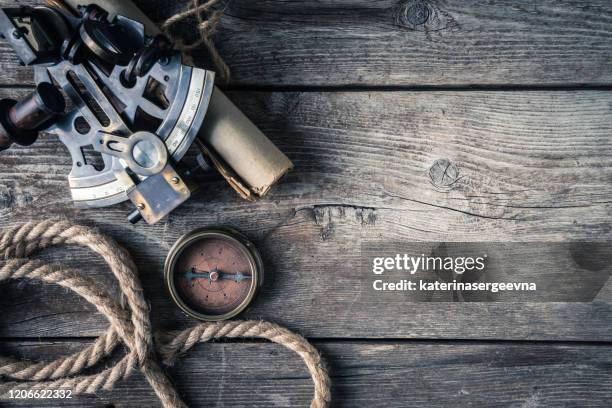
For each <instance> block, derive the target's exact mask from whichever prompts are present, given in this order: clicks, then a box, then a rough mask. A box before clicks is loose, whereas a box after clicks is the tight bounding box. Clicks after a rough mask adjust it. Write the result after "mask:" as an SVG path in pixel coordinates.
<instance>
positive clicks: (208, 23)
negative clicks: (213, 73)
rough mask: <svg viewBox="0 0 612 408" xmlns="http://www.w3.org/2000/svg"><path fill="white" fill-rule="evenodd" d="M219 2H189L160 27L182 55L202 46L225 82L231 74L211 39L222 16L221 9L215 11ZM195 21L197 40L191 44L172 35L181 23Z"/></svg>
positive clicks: (200, 0)
mask: <svg viewBox="0 0 612 408" xmlns="http://www.w3.org/2000/svg"><path fill="white" fill-rule="evenodd" d="M219 3H220V0H207V1H202V0H191V1H190V2H189V5H188V6H187V8H186V9H184V10H183V11H181V12H179V13H177V14H175V15H173V16H172V17H170V18H168V19H167V20H166V21H165V22H164V23H163V24H162V25H161V29H162V32H163V33H164V35H166V36H167V37H168V38H169V39H170V40H172V42H173V43H174V44H175V47H176V48H177V49H178V50H179V51H181V52H182V53H183V55H188V54H189V53H190V52H191V51H193V50H195V49H197V48H199V47H201V46H202V45H204V46H205V47H206V49H207V50H208V53H209V54H210V57H211V59H212V62H213V63H214V64H215V66H216V67H217V70H218V71H219V72H218V73H219V75H220V76H221V78H222V79H223V80H224V81H225V82H229V81H230V77H231V72H230V69H229V67H228V66H227V64H226V63H225V60H224V59H223V57H221V54H220V53H219V50H218V49H217V47H216V45H215V43H214V41H213V39H212V37H213V34H214V33H215V30H216V28H217V25H218V24H219V21H220V20H221V16H222V15H223V10H222V9H217V6H218V4H219ZM194 17H195V19H196V21H197V30H198V39H196V40H194V41H193V42H187V41H186V40H185V39H184V38H182V37H181V36H178V35H175V34H174V33H173V30H172V29H173V28H174V27H175V26H176V25H177V24H179V23H182V22H185V21H188V20H190V19H192V18H194Z"/></svg>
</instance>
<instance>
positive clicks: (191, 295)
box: [173, 235, 257, 318]
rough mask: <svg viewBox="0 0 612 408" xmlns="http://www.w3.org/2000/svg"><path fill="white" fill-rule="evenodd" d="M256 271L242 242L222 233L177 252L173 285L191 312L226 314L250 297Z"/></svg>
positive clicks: (229, 313) (197, 241) (212, 314)
mask: <svg viewBox="0 0 612 408" xmlns="http://www.w3.org/2000/svg"><path fill="white" fill-rule="evenodd" d="M256 273H257V270H256V262H254V259H253V257H252V256H251V253H250V252H249V251H248V250H247V248H245V247H244V245H243V244H242V243H240V242H238V241H236V240H235V239H233V238H231V237H224V236H222V235H216V236H209V237H201V238H199V239H194V240H191V241H190V242H188V243H187V244H186V245H185V246H184V247H183V248H182V249H180V250H179V251H178V252H177V257H176V260H175V262H174V268H173V275H174V277H173V279H174V282H173V283H174V285H173V286H174V290H175V291H176V295H177V296H178V298H179V299H180V302H179V303H183V305H182V306H181V307H184V306H187V308H189V309H191V310H190V311H189V310H188V312H191V313H190V314H198V315H203V316H208V317H212V318H214V317H215V316H218V317H222V318H225V316H228V315H231V314H233V313H234V312H236V313H237V312H239V311H240V310H241V309H243V308H244V307H246V303H248V302H249V301H250V300H251V298H252V297H253V293H254V291H255V287H256V278H257V277H254V274H256ZM194 312H195V313H194ZM200 317H201V316H200Z"/></svg>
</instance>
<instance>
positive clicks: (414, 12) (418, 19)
mask: <svg viewBox="0 0 612 408" xmlns="http://www.w3.org/2000/svg"><path fill="white" fill-rule="evenodd" d="M431 14H432V11H431V9H430V6H429V5H428V4H427V2H425V1H421V0H410V1H407V2H402V3H401V4H400V5H399V7H398V9H397V14H396V16H395V20H396V24H397V25H399V26H402V27H407V28H409V29H411V30H416V29H417V27H418V26H422V25H424V24H425V23H427V21H429V18H430V16H431Z"/></svg>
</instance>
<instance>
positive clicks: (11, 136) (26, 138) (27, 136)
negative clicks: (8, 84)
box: [0, 82, 66, 151]
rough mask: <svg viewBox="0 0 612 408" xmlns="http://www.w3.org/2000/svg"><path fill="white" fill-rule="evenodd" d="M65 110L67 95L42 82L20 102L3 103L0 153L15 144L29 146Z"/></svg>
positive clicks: (0, 110)
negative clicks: (65, 96) (65, 97)
mask: <svg viewBox="0 0 612 408" xmlns="http://www.w3.org/2000/svg"><path fill="white" fill-rule="evenodd" d="M65 109H66V101H65V100H64V95H63V94H62V93H61V92H60V91H59V89H57V87H55V86H54V85H53V84H50V83H48V82H43V83H41V84H39V85H38V86H37V87H36V89H35V90H34V92H32V93H30V94H29V95H28V96H26V97H25V98H24V99H23V100H21V101H20V102H17V101H15V100H13V99H3V100H1V101H0V151H2V150H6V149H8V148H9V147H11V145H12V144H13V143H15V144H18V145H21V146H29V145H31V144H32V143H34V142H35V141H36V139H37V138H38V132H39V131H40V130H42V129H44V128H45V127H46V126H47V125H48V124H49V122H50V121H51V120H53V119H54V118H55V117H56V116H57V115H59V114H61V113H63V112H64V110H65Z"/></svg>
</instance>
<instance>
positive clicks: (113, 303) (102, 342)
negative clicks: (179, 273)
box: [0, 220, 331, 408]
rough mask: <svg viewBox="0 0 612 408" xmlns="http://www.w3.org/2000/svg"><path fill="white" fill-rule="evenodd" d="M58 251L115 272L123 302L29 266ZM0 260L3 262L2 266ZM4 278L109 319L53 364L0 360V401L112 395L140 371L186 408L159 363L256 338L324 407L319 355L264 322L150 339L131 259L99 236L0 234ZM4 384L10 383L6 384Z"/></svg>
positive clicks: (55, 227) (29, 227)
mask: <svg viewBox="0 0 612 408" xmlns="http://www.w3.org/2000/svg"><path fill="white" fill-rule="evenodd" d="M57 245H80V246H83V247H87V248H89V249H91V250H92V251H94V252H96V253H97V254H99V255H100V256H101V257H102V258H103V259H104V260H105V261H106V263H107V264H108V266H109V267H110V269H111V271H112V272H113V274H114V276H115V278H116V279H117V282H118V284H119V289H120V291H121V298H120V299H119V300H117V299H115V297H113V296H111V295H110V290H109V288H108V287H106V286H105V285H103V284H102V283H100V282H98V281H94V280H93V279H91V278H89V277H87V276H84V275H83V274H80V273H78V272H77V271H75V270H73V269H70V268H65V267H62V266H60V265H50V264H46V263H43V262H41V261H38V260H34V259H26V258H27V257H29V256H31V255H33V254H34V253H35V252H37V251H39V250H41V249H43V248H47V247H50V246H57ZM2 260H3V261H2ZM9 279H29V280H39V281H42V282H45V283H53V284H56V285H59V286H62V287H64V288H68V289H70V290H72V291H73V292H75V293H76V294H78V295H80V296H81V297H83V298H84V299H85V300H87V301H88V302H90V303H91V304H93V305H94V306H95V307H96V309H97V310H98V311H99V312H100V313H102V314H103V315H104V316H106V318H107V319H108V321H109V323H110V325H109V328H108V330H107V331H106V333H104V334H103V335H101V336H100V337H98V338H97V339H96V341H95V342H94V343H93V344H91V345H90V346H88V347H86V348H84V349H83V350H81V351H79V352H76V353H74V354H72V355H70V356H66V357H62V358H58V359H57V360H55V361H52V362H30V361H23V360H18V359H15V358H12V357H1V356H0V376H2V378H3V383H2V384H1V386H0V395H4V394H5V393H7V392H8V391H9V390H10V389H27V390H40V389H69V390H72V391H73V392H74V393H75V395H78V394H93V393H96V392H97V391H99V390H107V391H108V390H111V389H112V388H113V387H114V385H115V384H116V383H117V382H118V381H119V380H122V379H125V378H127V377H128V376H130V375H131V374H132V373H133V372H134V371H136V370H140V371H141V372H142V373H143V374H144V376H145V377H146V378H147V380H148V381H149V384H151V387H152V388H153V390H154V391H155V393H156V394H157V396H158V398H159V400H160V401H161V403H162V405H163V406H164V407H166V408H178V407H186V405H185V403H184V402H183V401H182V400H181V398H180V396H179V394H178V393H177V391H176V389H175V388H174V386H173V385H172V383H171V382H170V379H169V378H168V377H167V375H166V374H165V372H164V370H163V368H162V366H161V365H160V363H159V362H158V361H160V360H158V355H159V357H160V358H161V361H162V362H163V364H165V365H170V364H172V363H173V362H174V361H175V360H176V358H177V357H179V356H180V355H181V354H183V353H185V352H187V351H188V350H190V349H191V348H192V347H193V346H195V345H196V344H198V343H201V342H207V341H209V340H212V339H219V338H223V337H225V338H261V339H266V340H269V341H271V342H274V343H277V344H280V345H282V346H284V347H286V348H288V349H289V350H292V351H294V352H295V353H296V354H298V355H299V356H300V357H301V358H302V360H304V363H305V364H306V366H307V368H308V371H309V372H310V375H311V377H312V380H313V382H314V398H313V400H312V403H311V405H310V406H311V407H312V408H324V407H327V406H328V405H329V402H330V399H331V395H330V379H329V376H328V374H327V371H326V368H325V364H324V362H323V360H322V358H321V356H320V354H319V353H318V351H317V350H316V349H315V348H314V347H313V346H312V345H310V344H309V343H308V342H307V341H306V340H305V339H304V338H303V337H301V336H299V335H297V334H295V333H292V332H290V331H289V330H287V329H285V328H283V327H280V326H278V325H276V324H273V323H269V322H264V321H226V322H219V323H202V324H199V325H197V326H195V327H192V328H190V329H187V330H185V331H180V332H165V333H160V334H158V335H157V336H156V338H157V340H154V336H153V332H152V329H151V323H150V319H149V306H148V304H147V302H146V300H145V297H144V293H143V289H142V285H141V283H140V280H139V278H138V276H137V269H136V265H135V264H134V262H133V261H132V258H131V256H130V254H129V253H128V252H127V251H126V250H125V249H124V248H122V247H121V246H119V245H118V244H117V243H116V242H115V241H113V240H112V239H110V238H108V237H106V236H104V235H102V234H101V233H99V232H97V231H96V230H94V229H92V228H89V227H84V226H80V225H74V224H72V223H70V222H68V221H64V220H46V221H41V222H30V223H27V224H25V225H22V226H19V227H16V228H13V229H11V230H8V231H5V232H3V233H2V234H0V282H5V281H7V280H9ZM120 343H123V344H125V346H126V347H127V348H128V350H129V352H128V353H127V354H126V355H125V356H124V357H123V358H122V359H121V360H120V361H119V362H117V363H116V364H115V365H114V366H112V367H110V368H108V369H105V370H104V371H101V372H99V373H98V374H93V375H79V373H81V372H82V371H83V370H85V369H87V368H90V367H94V366H96V365H97V364H98V363H100V362H101V361H102V360H103V359H105V358H106V357H108V356H110V354H111V353H112V352H113V350H114V349H115V348H116V347H117V346H118V345H119V344H120ZM7 381H9V382H7Z"/></svg>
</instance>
